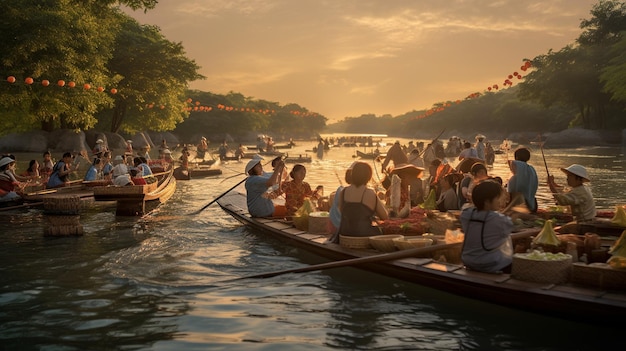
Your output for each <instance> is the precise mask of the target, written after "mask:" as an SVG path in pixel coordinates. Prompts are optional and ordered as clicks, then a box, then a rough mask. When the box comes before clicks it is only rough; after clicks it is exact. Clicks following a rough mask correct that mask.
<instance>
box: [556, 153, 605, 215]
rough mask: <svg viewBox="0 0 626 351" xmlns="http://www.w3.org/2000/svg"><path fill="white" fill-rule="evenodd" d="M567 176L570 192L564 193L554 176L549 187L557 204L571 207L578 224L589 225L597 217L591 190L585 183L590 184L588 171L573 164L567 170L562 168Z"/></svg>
mask: <svg viewBox="0 0 626 351" xmlns="http://www.w3.org/2000/svg"><path fill="white" fill-rule="evenodd" d="M561 171H563V172H564V173H565V174H566V175H567V185H568V186H569V187H570V189H569V190H567V191H563V189H562V187H561V186H559V185H557V184H556V183H555V182H554V176H553V175H550V176H549V177H548V186H549V187H550V191H552V194H553V195H554V199H555V200H556V202H557V204H559V205H561V206H570V208H571V209H572V215H573V216H574V219H575V220H576V222H577V223H589V222H592V221H593V219H594V218H595V217H596V204H595V202H594V200H593V195H592V194H591V189H590V188H589V186H587V185H585V183H587V182H589V181H590V180H589V176H588V175H587V169H585V167H583V166H581V165H578V164H573V165H571V166H569V167H567V168H561Z"/></svg>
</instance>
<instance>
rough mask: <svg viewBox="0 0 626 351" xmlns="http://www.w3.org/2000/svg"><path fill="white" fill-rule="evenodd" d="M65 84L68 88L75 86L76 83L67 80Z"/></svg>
mask: <svg viewBox="0 0 626 351" xmlns="http://www.w3.org/2000/svg"><path fill="white" fill-rule="evenodd" d="M67 86H68V87H70V88H73V87H75V86H76V83H74V82H69V83H67Z"/></svg>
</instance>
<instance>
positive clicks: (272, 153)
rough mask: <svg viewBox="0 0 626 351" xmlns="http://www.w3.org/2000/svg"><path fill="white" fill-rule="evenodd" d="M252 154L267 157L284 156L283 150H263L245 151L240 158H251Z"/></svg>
mask: <svg viewBox="0 0 626 351" xmlns="http://www.w3.org/2000/svg"><path fill="white" fill-rule="evenodd" d="M254 155H260V156H267V157H276V156H284V155H285V153H284V152H279V151H264V152H246V154H245V155H244V156H243V157H242V158H246V159H251V158H253V157H254Z"/></svg>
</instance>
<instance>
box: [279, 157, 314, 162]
mask: <svg viewBox="0 0 626 351" xmlns="http://www.w3.org/2000/svg"><path fill="white" fill-rule="evenodd" d="M284 161H285V163H311V162H312V161H313V159H312V158H311V156H309V155H304V156H303V155H298V156H289V155H287V157H285V159H284Z"/></svg>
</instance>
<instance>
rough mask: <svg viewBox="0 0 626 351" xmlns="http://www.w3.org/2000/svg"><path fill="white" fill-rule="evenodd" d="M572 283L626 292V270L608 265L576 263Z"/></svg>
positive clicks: (573, 267)
mask: <svg viewBox="0 0 626 351" xmlns="http://www.w3.org/2000/svg"><path fill="white" fill-rule="evenodd" d="M572 282H573V283H576V284H581V285H587V286H596V287H599V288H601V289H614V290H626V269H615V268H613V267H611V266H609V265H608V264H606V263H591V264H589V265H587V264H584V263H574V264H573V265H572Z"/></svg>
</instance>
